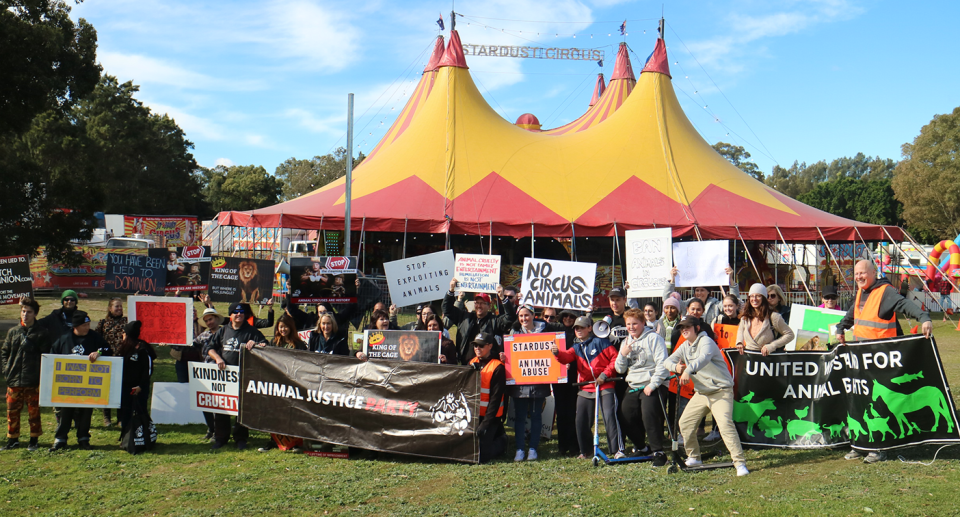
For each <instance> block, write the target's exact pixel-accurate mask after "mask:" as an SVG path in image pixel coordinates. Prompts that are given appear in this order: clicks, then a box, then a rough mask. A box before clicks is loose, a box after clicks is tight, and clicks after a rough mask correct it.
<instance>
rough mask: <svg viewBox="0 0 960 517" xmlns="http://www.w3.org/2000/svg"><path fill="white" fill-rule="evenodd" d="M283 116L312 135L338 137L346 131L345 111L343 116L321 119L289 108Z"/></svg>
mask: <svg viewBox="0 0 960 517" xmlns="http://www.w3.org/2000/svg"><path fill="white" fill-rule="evenodd" d="M284 116H285V117H287V118H291V119H294V120H296V121H297V122H298V123H299V124H300V126H301V127H303V128H305V129H307V130H309V131H313V132H314V133H327V134H330V135H336V136H339V135H341V134H342V133H344V132H346V130H347V123H346V118H347V117H346V110H344V114H343V115H332V116H327V117H321V116H317V115H316V114H314V113H312V112H310V111H307V110H305V109H303V108H291V109H288V110H287V111H286V112H285V113H284Z"/></svg>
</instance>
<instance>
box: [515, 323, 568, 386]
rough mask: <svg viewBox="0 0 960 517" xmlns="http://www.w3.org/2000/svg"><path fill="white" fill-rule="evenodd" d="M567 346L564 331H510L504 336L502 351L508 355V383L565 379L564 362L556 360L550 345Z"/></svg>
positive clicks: (564, 347)
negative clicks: (532, 332) (523, 332)
mask: <svg viewBox="0 0 960 517" xmlns="http://www.w3.org/2000/svg"><path fill="white" fill-rule="evenodd" d="M553 344H556V345H557V348H559V349H560V350H566V349H567V338H566V335H565V334H564V333H563V332H556V333H554V332H543V333H539V334H510V335H507V336H503V351H504V354H505V355H506V356H507V362H506V364H505V365H504V367H505V368H506V370H507V384H508V385H524V384H560V383H565V382H567V365H565V364H563V363H561V362H560V361H558V360H557V358H556V356H554V355H553V352H551V351H550V346H551V345H553Z"/></svg>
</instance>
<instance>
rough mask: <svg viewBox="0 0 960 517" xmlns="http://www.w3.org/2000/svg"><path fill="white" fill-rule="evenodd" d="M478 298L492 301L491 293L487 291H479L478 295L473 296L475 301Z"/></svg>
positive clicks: (488, 301)
mask: <svg viewBox="0 0 960 517" xmlns="http://www.w3.org/2000/svg"><path fill="white" fill-rule="evenodd" d="M477 300H483V301H485V302H487V303H490V295H489V294H487V293H477V295H476V296H474V297H473V301H477Z"/></svg>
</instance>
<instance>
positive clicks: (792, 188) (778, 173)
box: [764, 160, 827, 199]
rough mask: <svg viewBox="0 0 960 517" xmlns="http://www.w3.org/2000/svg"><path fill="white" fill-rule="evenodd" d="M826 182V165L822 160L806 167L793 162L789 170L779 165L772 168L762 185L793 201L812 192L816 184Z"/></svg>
mask: <svg viewBox="0 0 960 517" xmlns="http://www.w3.org/2000/svg"><path fill="white" fill-rule="evenodd" d="M826 180H827V163H826V162H825V161H823V160H821V161H819V162H817V163H814V164H813V165H810V166H807V164H806V162H803V163H800V162H797V161H794V162H793V165H792V166H791V167H790V168H789V169H784V168H783V167H781V166H779V165H774V166H773V172H772V173H771V174H770V175H769V176H767V178H766V180H765V181H764V183H766V184H767V186H768V187H772V188H774V189H776V190H778V191H779V192H781V193H783V194H786V195H788V196H790V197H792V198H794V199H797V197H798V196H800V195H801V194H804V193H806V192H810V191H811V190H813V189H814V188H815V187H816V186H817V185H818V184H820V183H822V182H824V181H826Z"/></svg>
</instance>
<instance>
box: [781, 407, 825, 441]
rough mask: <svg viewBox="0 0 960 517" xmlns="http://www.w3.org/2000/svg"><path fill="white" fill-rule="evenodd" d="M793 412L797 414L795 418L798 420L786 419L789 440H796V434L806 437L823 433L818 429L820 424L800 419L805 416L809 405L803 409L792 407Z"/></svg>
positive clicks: (808, 410)
mask: <svg viewBox="0 0 960 517" xmlns="http://www.w3.org/2000/svg"><path fill="white" fill-rule="evenodd" d="M793 412H794V413H796V414H797V418H799V419H800V420H788V421H787V435H788V436H789V437H790V439H791V440H796V439H797V437H798V436H800V437H803V438H806V437H808V436H815V435H818V434H820V435H822V434H823V431H822V430H821V429H820V424H817V423H816V422H808V421H806V420H802V419H803V418H806V417H807V413H809V412H810V406H807V407H805V408H803V409H794V410H793Z"/></svg>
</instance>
